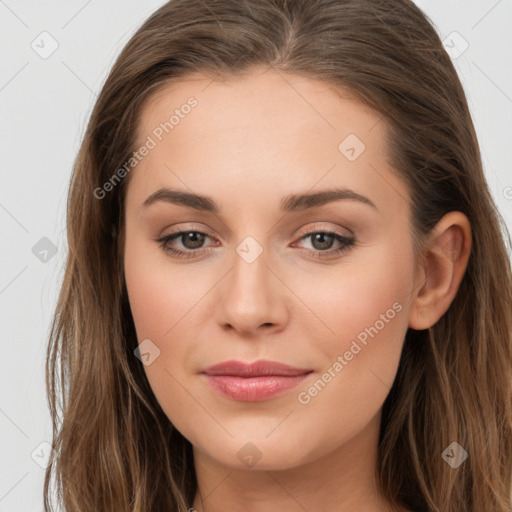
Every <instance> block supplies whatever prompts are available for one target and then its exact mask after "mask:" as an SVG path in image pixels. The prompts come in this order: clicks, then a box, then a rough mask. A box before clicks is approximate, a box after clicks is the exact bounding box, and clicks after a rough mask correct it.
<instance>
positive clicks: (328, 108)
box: [130, 70, 407, 204]
mask: <svg viewBox="0 0 512 512" xmlns="http://www.w3.org/2000/svg"><path fill="white" fill-rule="evenodd" d="M190 105H194V106H193V107H191V106H190ZM385 130H386V124H385V121H384V119H383V117H382V116H381V115H380V114H379V113H378V112H376V111H374V110H372V109H370V108H369V107H367V106H365V105H364V104H362V103H360V102H358V101H357V100H356V99H355V97H354V96H351V95H350V94H349V93H348V92H347V91H345V90H342V89H334V88H333V87H332V86H331V85H329V84H327V83H325V82H321V81H318V80H312V79H310V78H306V77H302V76H298V75H292V74H287V73H284V72H281V71H274V70H258V71H254V72H252V73H249V74H246V75H244V76H238V77H227V78H224V79H223V80H219V79H216V80H214V79H213V78H212V77H210V76H206V75H203V74H200V73H197V74H194V75H190V76H188V77H186V78H183V79H180V80H179V81H176V82H174V83H171V84H168V85H166V86H164V87H161V88H160V89H159V90H158V91H157V92H156V93H154V94H153V95H152V96H151V97H149V99H148V100H147V101H146V103H145V105H144V108H143V109H142V111H141V115H140V119H139V125H138V131H137V147H139V146H141V145H143V144H144V142H145V141H147V140H148V138H151V139H152V140H153V142H154V143H155V144H154V148H153V149H151V151H149V154H148V155H147V156H146V157H145V158H144V159H143V161H142V162H141V163H140V164H139V165H138V167H137V171H136V172H134V173H133V175H132V176H131V180H132V183H131V184H130V187H131V188H135V189H136V190H135V192H132V195H133V194H136V195H137V196H138V199H139V202H140V201H141V200H143V199H144V198H145V197H146V196H147V195H149V193H151V192H152V191H154V189H155V188H156V187H159V186H165V185H174V184H178V185H184V184H185V185H186V186H187V187H191V188H193V189H194V191H195V192H204V193H206V194H208V195H212V194H211V193H210V192H211V190H215V189H218V188H219V186H220V185H225V186H226V187H227V188H229V187H232V189H233V190H235V189H236V184H237V183H238V184H239V185H240V186H239V187H238V189H239V190H242V182H243V183H245V186H246V187H247V188H245V189H244V190H246V191H252V192H254V193H255V194H256V193H257V191H260V192H261V194H262V195H263V196H265V200H267V199H268V198H269V197H270V196H269V194H270V193H272V192H274V191H277V190H281V191H284V190H286V192H288V193H293V192H295V191H304V190H306V189H311V188H312V187H313V186H314V185H315V183H318V182H320V181H321V183H319V187H320V188H325V187H328V186H345V187H349V188H353V189H358V188H359V189H361V188H365V189H366V190H367V191H368V190H369V189H373V191H374V195H377V194H379V193H380V192H387V193H389V192H390V190H387V191H386V190H385V189H389V188H390V186H391V189H394V195H395V196H396V195H397V193H398V195H402V197H404V196H405V195H406V194H407V192H406V189H405V188H404V187H405V185H404V184H403V183H401V180H398V179H397V177H396V176H390V175H389V173H390V165H389V162H388V161H387V151H386V147H385V133H386V132H385ZM180 177H181V178H182V179H181V180H180ZM180 181H182V183H180ZM247 183H250V186H247ZM391 192H392V191H391ZM143 196H144V197H143ZM276 204H277V203H276Z"/></svg>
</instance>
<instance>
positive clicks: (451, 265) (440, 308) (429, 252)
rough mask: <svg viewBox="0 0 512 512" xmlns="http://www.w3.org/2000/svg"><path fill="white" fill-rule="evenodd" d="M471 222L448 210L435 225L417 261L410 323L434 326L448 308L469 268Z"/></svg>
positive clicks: (459, 213)
mask: <svg viewBox="0 0 512 512" xmlns="http://www.w3.org/2000/svg"><path fill="white" fill-rule="evenodd" d="M470 252H471V224H470V222H469V220H468V218H467V217H466V216H465V215H464V214H463V213H461V212H449V213H447V214H446V215H445V216H444V217H443V218H442V219H441V220H440V221H439V222H438V223H437V224H436V226H435V227H434V228H433V230H432V234H431V235H430V236H429V238H428V240H427V242H426V244H425V246H424V249H423V251H422V256H423V258H422V259H421V261H420V262H418V263H417V265H418V268H417V272H416V280H415V287H414V294H413V298H412V303H411V310H410V316H409V327H411V328H412V329H416V330H422V329H428V328H429V327H432V326H433V325H434V324H435V323H436V322H437V321H438V320H439V319H440V318H441V317H442V316H443V315H444V314H445V313H446V311H447V310H448V308H449V307H450V304H451V303H452V301H453V299H454V298H455V295H456V294H457V291H458V289H459V285H460V283H461V281H462V278H463V276H464V272H465V271H466V267H467V264H468V260H469V254H470Z"/></svg>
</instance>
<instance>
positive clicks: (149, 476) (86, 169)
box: [45, 0, 512, 512]
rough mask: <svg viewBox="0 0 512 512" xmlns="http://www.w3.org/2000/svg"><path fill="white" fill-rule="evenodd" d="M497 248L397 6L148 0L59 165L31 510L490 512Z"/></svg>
mask: <svg viewBox="0 0 512 512" xmlns="http://www.w3.org/2000/svg"><path fill="white" fill-rule="evenodd" d="M507 237H508V233H507V232H506V228H505V227H504V225H503V222H502V219H501V217H500V216H499V214H498V213H497V210H496V207H495V205H494V203H493V200H492V198H491V195H490V193H489V190H488V187H487V184H486V181H485V178H484V175H483V172H482V163H481V157H480V153H479V148H478V142H477V139H476V135H475V130H474V127H473V123H472V120H471V116H470V113H469V110H468V106H467V101H466V98H465V95H464V91H463V88H462V86H461V83H460V81H459V78H458V76H457V73H456V71H455V70H454V67H453V65H452V63H451V61H450V58H449V57H448V55H447V54H446V52H445V51H444V49H443V46H442V43H441V41H440V40H439V37H438V35H437V34H436V32H435V30H434V28H433V27H432V25H431V23H430V21H429V20H428V18H426V16H425V15H424V14H423V13H422V12H421V11H420V10H419V9H418V8H417V7H416V6H415V5H414V4H413V3H412V2H410V1H408V0H397V1H394V2H380V1H378V0H365V1H361V0H345V1H340V0H336V1H334V0H301V1H297V2H289V1H285V0H265V1H261V0H259V1H256V0H254V1H253V0H247V1H244V2H227V1H225V0H218V1H213V2H196V1H190V0H187V1H185V0H173V1H172V2H169V3H167V4H166V5H164V6H163V7H162V8H160V9H159V10H158V11H157V12H155V13H154V14H153V15H152V16H151V17H150V18H149V19H148V20H147V21H146V22H145V23H144V24H143V25H142V26H141V27H140V29H139V30H138V31H137V33H136V34H135V35H134V36H133V37H132V39H131V40H130V41H129V42H128V44H127V45H126V47H125V48H124V50H123V51H122V53H121V55H120V56H119V58H118V60H117V62H116V63H115V65H114V67H113V69H112V72H111V73H110V76H109V77H108V79H107V81H106V83H105V85H104V87H103V90H102V91H101V94H100V95H99V98H98V100H97V103H96V105H95V108H94V111H93V113H92V115H91V119H90V122H89V125H88V130H87V133H86V135H85V138H84V141H83V144H82V146H81V149H80V153H79V155H78V158H77V161H76V164H75V168H74V172H73V177H72V182H71V187H70V194H69V201H68V244H69V255H68V260H67V265H66V273H65V276H64V281H63V284H62V290H61V294H60V298H59V303H58V307H57V311H56V314H55V319H54V323H53V326H52V333H51V339H50V343H49V347H48V361H47V377H48V394H49V398H50V406H51V407H50V408H51V414H52V417H53V419H54V440H53V448H54V451H53V455H52V458H51V464H50V465H49V467H48V470H47V473H46V480H45V507H46V510H50V490H51V485H50V484H51V478H52V472H55V475H56V481H57V491H58V493H59V496H60V501H61V503H62V504H63V505H64V506H65V509H66V510H67V511H70V512H71V511H73V512H74V511H79V510H80V511H81V512H83V511H89V510H90V511H99V510H101V511H116V512H118V511H125V510H126V511H137V512H139V511H140V512H142V511H149V510H151V511H164V510H165V511H171V510H176V511H178V510H179V511H186V510H197V511H206V512H213V511H219V510H222V511H225V510H230V511H231V510H242V509H243V510H250V511H263V510H287V511H294V510H308V511H310V512H312V511H316V510H322V511H338V512H347V511H354V510H364V511H365V512H383V511H392V510H394V511H415V512H416V511H436V512H441V511H442V512H460V511H462V510H464V511H468V512H469V511H471V512H477V511H478V512H481V511H484V510H485V511H486V512H490V511H496V512H505V511H509V510H510V507H511V491H512V488H511V483H512V409H511V407H512V402H511V397H512V388H511V378H510V377H511V369H512V351H511V348H512V317H511V309H510V304H511V299H512V278H511V272H510V263H509V260H508V258H507V251H506V245H505V241H506V240H508V242H510V239H509V238H507ZM59 409H62V410H61V411H59Z"/></svg>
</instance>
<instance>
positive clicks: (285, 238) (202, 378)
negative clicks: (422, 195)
mask: <svg viewBox="0 0 512 512" xmlns="http://www.w3.org/2000/svg"><path fill="white" fill-rule="evenodd" d="M171 116H173V117H171ZM166 123H167V124H166ZM384 130H385V124H384V122H383V120H382V119H381V116H380V115H379V114H377V113H375V112H373V111H370V110H369V109H367V108H365V107H364V106H363V105H362V104H360V103H358V102H355V101H352V100H349V99H342V98H340V97H339V96H338V95H337V94H335V93H334V92H333V90H332V89H331V88H330V87H329V86H328V85H326V84H325V83H322V82H318V81H313V80H310V79H306V78H303V77H299V76H296V75H290V74H284V73H278V72H275V71H264V70H258V71H254V72H253V73H252V74H251V75H248V76H246V77H243V78H236V79H234V78H233V79H229V80H227V81H225V82H217V81H212V80H211V79H209V78H206V77H205V76H204V75H194V76H191V77H189V78H188V79H186V80H183V81H181V82H179V83H174V84H172V85H169V86H166V88H165V89H163V90H161V91H159V92H158V93H157V94H156V95H154V96H153V97H151V99H150V101H149V102H148V103H147V104H146V105H145V108H144V110H143V112H142V116H141V119H140V124H139V130H138V143H137V148H142V147H145V148H146V149H145V150H144V149H141V150H140V151H138V153H139V156H138V157H137V158H139V157H140V161H137V163H136V166H135V167H134V168H133V170H131V171H130V172H131V175H130V183H129V187H128V190H127V196H126V224H125V230H126V239H125V246H124V258H125V261H124V263H125V277H126V283H127V288H128V294H129V300H130V305H131V310H132V313H133V318H134V321H135V326H136V331H137V337H138V340H139V343H142V345H141V347H140V351H141V353H142V354H143V355H142V360H143V361H144V365H145V366H144V368H145V371H146V373H147V376H148V379H149V382H150V384H151V387H152V389H153V391H154V393H155V396H156V398H157V399H158V401H159V403H160V404H161V406H162V408H163V410H164V411H165V413H166V414H167V416H168V418H169V420H170V421H171V422H172V423H173V424H174V426H175V427H176V428H177V429H178V430H179V431H180V432H181V433H182V434H183V435H184V436H185V437H186V438H187V439H189V440H190V442H191V443H192V444H193V446H194V450H195V454H196V455H197V454H202V455H203V456H205V457H207V458H208V459H209V460H212V459H213V460H215V461H216V462H218V463H220V464H223V465H226V466H229V467H239V468H244V467H252V466H253V465H254V464H256V468H261V469H286V468H292V467H296V466H299V465H300V464H304V463H307V462H312V461H314V460H316V459H319V458H320V457H322V456H324V455H327V454H330V453H331V452H334V451H339V450H343V449H345V448H347V447H348V446H350V445H351V443H352V442H355V441H356V439H361V438H364V437H365V436H370V435H371V436H373V439H375V435H376V433H377V432H378V425H379V422H380V411H381V407H382V404H383V402H384V400H385V398H386V396H387V395H388V393H389V390H390V388H391V385H392V383H393V380H394V378H395V375H396V371H397V368H398V363H399V358H400V353H401V349H402V344H403V340H404V336H405V334H406V331H407V328H408V323H409V312H410V309H411V301H412V295H413V292H414V289H415V287H416V266H415V261H414V258H413V249H412V236H411V226H410V222H409V213H410V205H409V199H408V198H409V194H408V191H407V188H406V186H405V184H404V182H403V181H401V180H399V179H398V178H397V177H396V175H395V174H393V172H392V171H391V168H390V165H389V163H388V162H387V159H386V148H385V146H384V135H385V131H384ZM335 191H337V192H335ZM157 192H158V194H156V195H155V193H157ZM178 232H184V233H183V234H182V235H177V233H178ZM172 235H175V236H174V238H171V236H172ZM164 237H168V239H167V242H166V245H162V243H163V242H162V241H161V239H163V238H164ZM159 240H160V241H159ZM173 251H180V252H179V253H175V252H173ZM134 357H135V356H134ZM262 360H264V361H267V362H268V361H271V362H277V363H281V364H284V365H289V366H291V367H293V368H295V369H298V370H296V371H291V372H288V371H286V370H283V369H282V368H276V367H272V366H269V365H265V364H264V365H262V366H256V367H255V368H253V370H254V372H253V373H244V372H246V371H247V372H248V371H249V370H247V369H244V367H243V363H245V364H250V363H253V362H255V361H262ZM233 361H237V362H239V363H241V366H238V367H237V366H236V365H231V366H230V365H228V368H221V369H219V370H218V371H217V372H215V371H213V370H211V371H208V368H210V367H212V366H213V365H218V364H219V363H223V362H233ZM237 372H238V373H237ZM214 374H216V375H214ZM241 374H242V375H241Z"/></svg>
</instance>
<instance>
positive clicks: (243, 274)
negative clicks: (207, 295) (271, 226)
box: [216, 251, 290, 335]
mask: <svg viewBox="0 0 512 512" xmlns="http://www.w3.org/2000/svg"><path fill="white" fill-rule="evenodd" d="M268 263H269V262H268V261H267V258H266V254H265V251H264V252H263V253H262V254H260V256H259V257H258V258H257V259H256V260H255V261H252V262H248V261H246V260H244V258H242V257H240V256H239V255H238V254H237V253H235V255H234V258H233V267H232V268H231V270H230V272H228V275H227V276H226V278H225V279H224V280H223V283H222V287H221V288H220V289H219V291H220V293H219V295H220V298H219V304H218V307H217V309H216V315H217V321H218V323H219V325H221V326H222V327H223V328H224V329H234V330H235V331H237V332H239V333H240V334H243V335H254V334H271V333H275V332H278V331H280V330H282V329H284V328H285V324H286V322H287V320H288V311H287V308H286V303H287V302H288V303H289V302H290V301H289V300H288V301H287V300H286V297H285V295H286V290H287V288H286V287H285V286H284V285H283V283H282V282H281V281H280V280H279V278H278V277H277V276H276V274H275V271H273V269H271V268H270V267H269V266H268Z"/></svg>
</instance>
